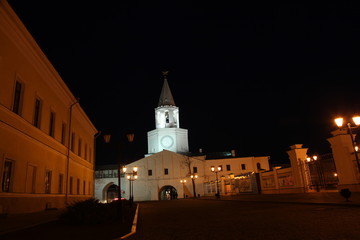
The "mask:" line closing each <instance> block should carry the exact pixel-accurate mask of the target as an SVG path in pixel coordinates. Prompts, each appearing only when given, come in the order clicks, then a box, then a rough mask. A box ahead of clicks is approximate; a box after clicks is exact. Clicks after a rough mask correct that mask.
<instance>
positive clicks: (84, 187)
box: [83, 180, 86, 195]
mask: <svg viewBox="0 0 360 240" xmlns="http://www.w3.org/2000/svg"><path fill="white" fill-rule="evenodd" d="M85 190H86V181H85V180H84V182H83V195H85V192H86V191H85Z"/></svg>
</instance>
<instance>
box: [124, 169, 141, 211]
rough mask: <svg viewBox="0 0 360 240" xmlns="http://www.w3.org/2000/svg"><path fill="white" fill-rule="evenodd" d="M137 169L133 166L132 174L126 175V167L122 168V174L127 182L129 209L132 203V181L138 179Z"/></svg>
mask: <svg viewBox="0 0 360 240" xmlns="http://www.w3.org/2000/svg"><path fill="white" fill-rule="evenodd" d="M137 171H138V168H137V167H136V166H135V167H133V170H132V172H130V173H126V167H123V172H124V174H126V175H127V176H126V178H127V179H128V180H129V204H130V207H132V204H133V202H134V193H133V192H134V183H133V182H134V181H135V180H136V179H137V178H138V175H137Z"/></svg>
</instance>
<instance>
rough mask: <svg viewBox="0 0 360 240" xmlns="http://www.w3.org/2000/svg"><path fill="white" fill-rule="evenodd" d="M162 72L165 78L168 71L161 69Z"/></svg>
mask: <svg viewBox="0 0 360 240" xmlns="http://www.w3.org/2000/svg"><path fill="white" fill-rule="evenodd" d="M162 74H163V76H164V78H165V79H166V77H167V75H168V74H169V71H162Z"/></svg>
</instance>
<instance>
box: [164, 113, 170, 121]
mask: <svg viewBox="0 0 360 240" xmlns="http://www.w3.org/2000/svg"><path fill="white" fill-rule="evenodd" d="M165 121H166V123H169V121H170V120H169V112H165Z"/></svg>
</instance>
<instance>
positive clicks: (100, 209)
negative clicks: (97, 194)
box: [59, 199, 129, 225]
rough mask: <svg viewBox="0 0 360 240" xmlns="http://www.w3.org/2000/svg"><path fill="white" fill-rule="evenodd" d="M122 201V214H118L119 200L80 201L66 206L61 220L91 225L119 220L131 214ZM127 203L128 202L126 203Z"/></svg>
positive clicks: (65, 222)
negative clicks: (104, 201)
mask: <svg viewBox="0 0 360 240" xmlns="http://www.w3.org/2000/svg"><path fill="white" fill-rule="evenodd" d="M125 204H126V202H125V201H123V202H122V206H123V207H122V211H121V213H122V214H118V207H119V205H118V202H117V201H114V202H111V203H105V204H104V203H100V202H99V201H98V200H97V199H87V200H84V201H78V202H75V203H73V204H71V205H69V206H68V207H67V208H66V211H65V212H64V213H63V214H61V215H60V217H59V220H60V222H61V223H64V224H71V225H74V224H78V225H91V224H101V223H107V222H110V221H117V220H120V218H121V217H122V218H124V216H128V215H129V209H128V207H124V205H125ZM126 205H127V204H126Z"/></svg>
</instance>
